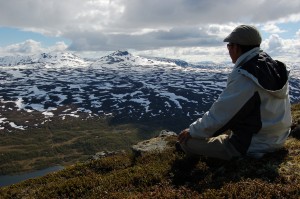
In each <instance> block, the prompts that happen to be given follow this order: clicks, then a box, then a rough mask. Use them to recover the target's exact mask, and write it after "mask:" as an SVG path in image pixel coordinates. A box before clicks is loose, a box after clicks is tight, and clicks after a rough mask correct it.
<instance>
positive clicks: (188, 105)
mask: <svg viewBox="0 0 300 199" xmlns="http://www.w3.org/2000/svg"><path fill="white" fill-rule="evenodd" d="M292 68H293V70H292V73H291V74H292V76H291V80H290V95H291V100H292V102H299V101H300V84H299V82H300V75H299V74H300V73H299V71H300V70H299V66H297V65H293V67H292ZM231 69H232V65H229V64H214V63H197V64H190V63H187V62H184V61H181V60H174V59H167V58H149V57H148V58H146V57H140V56H134V55H132V54H130V53H128V52H127V51H117V52H114V53H112V54H110V55H107V56H104V57H101V58H100V59H96V60H89V61H86V60H85V59H82V58H80V57H78V56H76V55H73V54H70V53H49V54H45V53H43V54H40V55H34V56H28V57H20V56H16V57H4V58H0V71H1V72H0V84H1V87H0V130H9V129H11V128H19V129H24V128H28V127H35V126H39V125H40V124H42V123H43V122H44V121H45V120H49V119H52V118H60V119H65V118H66V117H97V116H102V115H107V114H110V115H112V116H113V119H114V121H124V122H125V121H131V122H132V121H134V122H136V121H147V122H151V121H153V122H154V121H155V122H164V123H169V124H171V125H174V126H175V125H177V126H178V125H179V126H180V127H182V128H184V127H186V125H188V124H189V123H190V122H192V121H193V120H195V119H196V118H198V117H200V116H201V115H202V114H203V113H204V112H205V111H207V110H208V108H209V107H210V106H211V104H212V103H213V102H214V101H215V100H216V99H217V97H218V95H219V94H220V93H221V91H222V90H223V88H224V87H225V86H226V80H227V74H228V73H229V72H230V71H231ZM16 113H19V114H16Z"/></svg>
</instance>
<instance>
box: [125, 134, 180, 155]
mask: <svg viewBox="0 0 300 199" xmlns="http://www.w3.org/2000/svg"><path fill="white" fill-rule="evenodd" d="M168 137H177V134H176V133H174V132H172V131H167V130H163V131H161V132H160V134H159V135H158V136H157V137H155V138H151V139H149V140H145V141H142V142H139V143H137V144H136V145H133V146H132V147H131V149H132V151H133V152H134V153H135V154H136V155H143V154H144V153H148V152H161V151H163V150H165V149H167V148H171V146H168V141H167V138H168Z"/></svg>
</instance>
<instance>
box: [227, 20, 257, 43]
mask: <svg viewBox="0 0 300 199" xmlns="http://www.w3.org/2000/svg"><path fill="white" fill-rule="evenodd" d="M224 42H230V43H234V44H240V45H245V46H256V45H260V43H261V36H260V33H259V31H258V30H257V28H256V27H255V26H251V25H240V26H238V27H236V28H235V29H234V30H233V31H232V32H231V33H230V34H229V35H228V36H227V37H226V38H225V39H224Z"/></svg>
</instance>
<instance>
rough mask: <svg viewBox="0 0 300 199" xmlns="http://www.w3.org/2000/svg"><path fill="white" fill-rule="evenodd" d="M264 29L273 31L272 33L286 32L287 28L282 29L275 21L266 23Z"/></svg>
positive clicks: (269, 31)
mask: <svg viewBox="0 0 300 199" xmlns="http://www.w3.org/2000/svg"><path fill="white" fill-rule="evenodd" d="M262 30H264V31H265V32H268V33H272V34H275V33H283V32H286V31H285V30H281V29H280V28H279V27H278V26H276V25H275V24H273V23H267V24H265V25H264V26H263V27H262Z"/></svg>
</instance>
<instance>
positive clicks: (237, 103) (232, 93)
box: [189, 70, 255, 138]
mask: <svg viewBox="0 0 300 199" xmlns="http://www.w3.org/2000/svg"><path fill="white" fill-rule="evenodd" d="M237 71H238V70H236V71H233V72H232V73H231V74H230V75H229V77H228V81H227V87H226V88H225V89H224V90H223V92H222V93H221V94H220V96H219V98H218V99H217V101H216V102H215V103H214V104H213V105H212V106H211V108H210V109H209V111H208V112H206V113H205V114H204V115H203V117H202V118H199V119H198V120H196V121H195V122H193V123H192V124H191V125H190V127H189V129H190V135H191V136H192V137H197V138H207V137H212V136H213V134H214V133H215V132H216V131H218V130H219V129H221V128H222V127H223V126H224V125H225V124H226V123H227V122H228V121H230V119H232V118H233V117H234V115H235V114H236V113H237V112H238V111H239V110H240V109H241V108H242V107H243V105H244V104H245V103H246V102H247V101H248V100H249V99H250V98H251V97H252V96H253V93H254V92H255V85H254V84H255V83H254V82H253V81H252V80H250V78H248V77H245V76H244V75H241V74H240V73H239V72H237Z"/></svg>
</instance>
